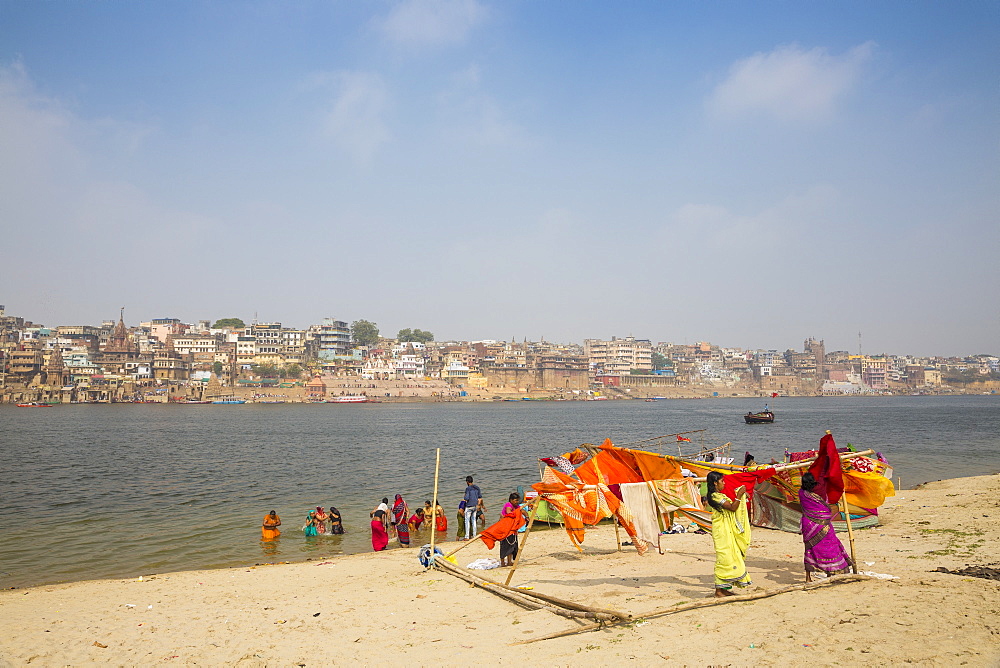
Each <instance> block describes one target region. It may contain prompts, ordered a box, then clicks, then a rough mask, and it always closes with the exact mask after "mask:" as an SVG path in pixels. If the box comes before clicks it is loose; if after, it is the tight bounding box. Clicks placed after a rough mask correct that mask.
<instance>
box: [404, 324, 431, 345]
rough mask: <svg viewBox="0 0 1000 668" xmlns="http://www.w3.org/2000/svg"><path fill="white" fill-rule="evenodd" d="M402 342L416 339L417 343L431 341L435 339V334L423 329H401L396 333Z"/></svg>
mask: <svg viewBox="0 0 1000 668" xmlns="http://www.w3.org/2000/svg"><path fill="white" fill-rule="evenodd" d="M396 338H397V339H399V342H400V343H409V342H411V341H415V342H417V343H430V342H431V341H433V340H434V334H432V333H431V332H425V331H424V330H422V329H409V328H407V329H401V330H399V334H397V335H396Z"/></svg>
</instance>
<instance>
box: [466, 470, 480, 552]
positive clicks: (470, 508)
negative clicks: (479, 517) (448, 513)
mask: <svg viewBox="0 0 1000 668" xmlns="http://www.w3.org/2000/svg"><path fill="white" fill-rule="evenodd" d="M463 498H464V500H465V540H472V539H473V538H475V537H476V508H477V507H478V506H479V500H480V499H482V498H483V492H482V490H480V489H479V485H475V484H473V482H472V476H471V475H470V476H465V496H464V497H463Z"/></svg>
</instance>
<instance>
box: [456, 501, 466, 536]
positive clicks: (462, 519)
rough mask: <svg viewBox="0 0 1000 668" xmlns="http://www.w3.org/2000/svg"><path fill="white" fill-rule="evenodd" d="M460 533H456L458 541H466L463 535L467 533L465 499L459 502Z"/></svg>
mask: <svg viewBox="0 0 1000 668" xmlns="http://www.w3.org/2000/svg"><path fill="white" fill-rule="evenodd" d="M457 521H458V531H457V532H456V533H455V539H456V540H465V539H464V538H462V534H464V533H465V499H462V500H461V501H459V502H458V519H457Z"/></svg>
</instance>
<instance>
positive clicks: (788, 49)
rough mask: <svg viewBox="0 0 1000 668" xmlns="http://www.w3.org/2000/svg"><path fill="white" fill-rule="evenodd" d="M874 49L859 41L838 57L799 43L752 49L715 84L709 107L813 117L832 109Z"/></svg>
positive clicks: (724, 111) (784, 117)
mask: <svg viewBox="0 0 1000 668" xmlns="http://www.w3.org/2000/svg"><path fill="white" fill-rule="evenodd" d="M874 50H875V44H874V43H873V42H866V43H864V44H860V45H858V46H856V47H854V48H853V49H851V50H850V51H848V52H847V53H845V54H843V55H841V56H834V55H831V54H830V53H828V52H827V50H826V49H823V48H819V47H817V48H814V49H810V50H808V51H806V50H804V49H802V48H801V47H799V46H798V45H795V44H792V45H788V46H780V47H778V48H776V49H775V50H774V51H771V52H770V53H756V54H754V55H752V56H750V57H749V58H744V59H743V60H739V61H737V62H736V63H734V64H733V65H732V67H731V68H730V70H729V76H728V77H727V78H726V80H725V81H723V82H722V83H720V84H719V85H718V86H716V87H715V90H714V91H713V92H712V94H711V96H710V97H709V99H708V107H709V109H710V110H711V111H713V112H714V113H716V114H718V115H721V116H742V115H745V114H754V113H759V114H765V115H770V116H774V117H776V118H778V119H780V120H815V119H822V118H826V117H828V116H829V115H830V114H832V112H833V110H834V107H835V105H836V103H837V102H838V100H840V99H841V98H842V97H843V96H844V95H845V94H847V93H848V92H849V91H850V89H851V88H852V86H854V84H855V82H856V81H857V80H858V77H859V76H860V74H861V71H862V68H863V67H864V65H865V64H866V63H867V62H868V61H869V60H870V59H871V57H872V54H873V52H874Z"/></svg>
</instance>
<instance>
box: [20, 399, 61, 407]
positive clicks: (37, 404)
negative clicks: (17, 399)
mask: <svg viewBox="0 0 1000 668" xmlns="http://www.w3.org/2000/svg"><path fill="white" fill-rule="evenodd" d="M17 407H18V408H52V404H43V403H42V402H41V401H29V402H27V403H23V404H17Z"/></svg>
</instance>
